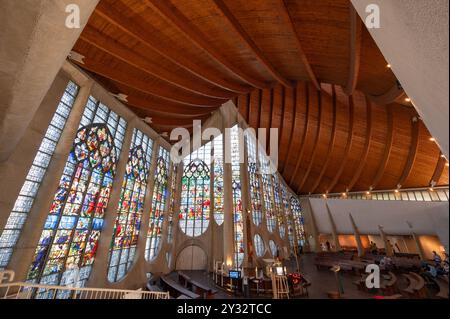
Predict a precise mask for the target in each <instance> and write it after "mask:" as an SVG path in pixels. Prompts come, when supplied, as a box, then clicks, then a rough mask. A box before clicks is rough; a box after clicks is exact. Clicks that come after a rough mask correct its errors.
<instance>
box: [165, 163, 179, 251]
mask: <svg viewBox="0 0 450 319" xmlns="http://www.w3.org/2000/svg"><path fill="white" fill-rule="evenodd" d="M177 178H178V165H176V164H174V165H173V167H172V176H171V178H170V201H169V215H168V216H167V217H168V226H167V242H168V243H169V244H170V243H171V242H172V240H173V214H174V211H175V196H176V191H177Z"/></svg>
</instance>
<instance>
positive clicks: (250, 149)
mask: <svg viewBox="0 0 450 319" xmlns="http://www.w3.org/2000/svg"><path fill="white" fill-rule="evenodd" d="M245 137H246V141H247V154H248V155H247V156H248V175H249V182H250V198H251V204H252V205H251V207H252V220H253V223H254V224H255V225H256V226H259V225H260V224H261V222H262V207H261V206H262V204H261V182H260V174H259V169H258V159H257V156H256V154H257V150H256V139H255V137H254V136H253V135H252V134H251V133H248V131H246V136H245Z"/></svg>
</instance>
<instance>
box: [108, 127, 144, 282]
mask: <svg viewBox="0 0 450 319" xmlns="http://www.w3.org/2000/svg"><path fill="white" fill-rule="evenodd" d="M152 149H153V141H152V140H151V139H150V138H149V137H148V136H147V135H145V134H144V133H142V132H141V131H139V130H137V129H134V131H133V137H132V141H131V147H130V151H129V153H128V162H127V164H126V168H125V176H124V177H123V182H122V189H121V193H120V200H119V204H118V208H117V218H116V221H115V223H114V232H113V237H112V241H111V248H110V250H109V267H108V280H109V281H110V282H115V281H119V280H120V279H122V278H123V277H124V276H125V274H126V273H127V272H128V270H129V269H130V268H131V266H132V265H133V261H134V257H135V255H136V247H137V242H138V236H139V231H140V229H141V220H142V214H143V212H144V199H145V193H146V189H147V180H148V175H149V169H150V165H151V157H152Z"/></svg>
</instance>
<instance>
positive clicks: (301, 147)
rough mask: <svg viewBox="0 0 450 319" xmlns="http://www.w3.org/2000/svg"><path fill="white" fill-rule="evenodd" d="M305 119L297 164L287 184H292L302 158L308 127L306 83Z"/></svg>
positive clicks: (308, 106)
mask: <svg viewBox="0 0 450 319" xmlns="http://www.w3.org/2000/svg"><path fill="white" fill-rule="evenodd" d="M305 94H306V120H305V131H304V132H303V136H302V139H301V144H300V152H299V155H298V157H297V164H295V169H294V172H293V174H292V175H291V177H290V178H289V185H292V181H293V180H294V178H295V176H296V175H297V171H298V169H299V167H300V163H301V161H302V158H303V153H304V152H305V144H306V143H305V142H306V136H307V134H308V129H309V122H310V121H309V114H310V113H311V112H310V105H309V87H308V85H306V92H305Z"/></svg>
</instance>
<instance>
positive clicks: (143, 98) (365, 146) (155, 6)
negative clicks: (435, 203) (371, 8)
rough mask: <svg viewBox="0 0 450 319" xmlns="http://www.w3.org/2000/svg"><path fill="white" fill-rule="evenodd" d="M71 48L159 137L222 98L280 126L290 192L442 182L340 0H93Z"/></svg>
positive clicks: (256, 120) (423, 139)
mask: <svg viewBox="0 0 450 319" xmlns="http://www.w3.org/2000/svg"><path fill="white" fill-rule="evenodd" d="M73 50H74V51H76V52H78V53H81V54H82V55H84V56H85V59H84V64H79V66H80V67H82V68H84V69H85V70H87V71H88V72H90V73H91V74H92V75H93V76H94V77H95V78H96V79H98V80H99V82H101V83H102V84H103V85H104V86H105V87H106V88H107V89H108V90H109V91H111V92H112V93H114V94H117V93H122V94H125V95H127V96H128V97H127V100H128V101H127V102H126V104H127V105H128V106H129V107H130V109H132V110H133V111H134V112H135V113H136V114H138V115H139V116H141V117H152V119H153V124H152V127H153V128H155V129H156V130H157V131H158V132H160V133H162V132H170V130H171V129H173V128H175V127H178V126H183V127H187V128H188V129H191V127H192V125H191V121H192V120H193V119H201V120H206V119H207V118H208V117H209V116H210V114H211V112H212V111H214V110H215V109H217V108H218V107H220V105H222V104H223V103H224V102H226V101H228V100H229V99H231V100H232V101H234V102H235V103H236V104H237V107H238V110H239V112H240V113H241V114H242V115H243V117H244V118H245V119H246V120H247V122H248V123H249V124H250V126H252V127H254V128H258V127H265V128H270V127H273V128H278V129H279V137H278V138H279V142H280V148H279V170H280V172H282V173H283V175H284V177H285V179H286V180H287V181H288V182H289V185H290V186H291V187H292V188H293V189H294V190H296V191H297V192H299V193H303V194H306V193H310V192H311V193H324V192H327V191H328V192H343V191H345V190H346V189H349V190H350V191H355V190H367V189H369V187H370V186H374V187H376V188H395V187H396V186H397V185H396V184H398V183H399V182H401V183H402V184H404V185H402V186H403V187H423V186H428V185H429V183H430V181H431V179H433V178H434V179H436V180H437V181H436V182H437V183H438V184H448V167H447V166H445V162H444V163H443V162H442V161H443V160H442V159H441V157H440V153H439V149H438V148H437V147H436V145H435V143H433V142H431V141H429V138H430V135H429V133H428V131H427V129H426V127H425V126H424V125H423V123H422V122H419V123H418V124H417V126H415V127H413V126H412V122H411V118H412V117H413V116H417V114H416V113H415V111H414V110H413V109H412V108H411V105H410V104H409V103H407V102H405V101H404V98H405V97H406V96H405V94H404V92H403V91H402V89H401V88H399V86H398V83H397V81H396V78H395V76H394V74H393V73H392V71H391V69H390V68H388V67H386V65H387V61H386V60H385V59H384V57H383V55H382V54H381V52H380V50H379V49H378V48H377V46H376V44H375V42H374V41H373V39H372V38H371V36H370V34H369V32H368V31H367V29H366V28H365V27H364V25H363V24H362V22H361V20H360V19H359V17H358V16H357V15H355V12H354V10H353V9H352V7H351V4H350V1H349V0H320V1H317V0H302V1H298V0H264V1H263V0H164V1H163V0H101V1H100V3H99V5H98V6H97V8H96V10H95V12H94V14H93V15H92V17H91V19H90V20H89V23H88V25H87V26H86V28H85V29H84V31H83V33H82V35H81V37H80V39H79V41H78V42H77V43H76V44H75V46H74V48H73ZM319 89H320V92H318V91H317V90H319ZM347 94H350V96H348V95H347ZM402 104H403V105H405V106H402ZM408 106H409V107H408ZM266 137H267V138H268V137H269V135H267V136H266Z"/></svg>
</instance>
